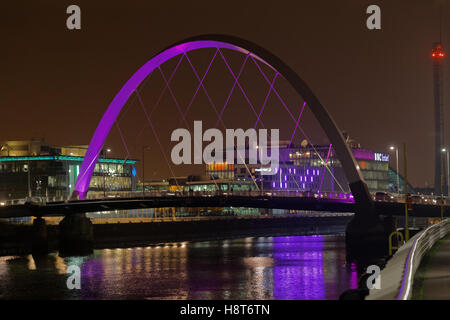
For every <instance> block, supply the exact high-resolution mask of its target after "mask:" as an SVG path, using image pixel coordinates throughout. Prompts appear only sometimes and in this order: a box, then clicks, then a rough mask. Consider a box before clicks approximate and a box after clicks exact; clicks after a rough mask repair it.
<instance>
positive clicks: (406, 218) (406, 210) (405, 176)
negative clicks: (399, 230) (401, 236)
mask: <svg viewBox="0 0 450 320" xmlns="http://www.w3.org/2000/svg"><path fill="white" fill-rule="evenodd" d="M403 161H404V163H403V165H404V168H403V169H404V171H405V172H404V177H403V178H404V180H405V187H404V188H405V241H408V240H409V225H408V171H407V168H408V167H407V162H406V143H403Z"/></svg>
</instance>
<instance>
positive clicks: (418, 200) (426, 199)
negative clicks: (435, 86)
mask: <svg viewBox="0 0 450 320" xmlns="http://www.w3.org/2000/svg"><path fill="white" fill-rule="evenodd" d="M189 196H192V197H212V196H243V197H261V196H264V197H307V198H316V199H328V200H340V201H348V202H353V201H354V200H353V195H352V194H351V193H343V192H334V191H333V192H327V191H322V192H314V191H299V190H264V191H257V190H251V191H249V190H247V191H243V190H228V191H222V190H213V191H145V192H142V191H130V192H125V193H124V192H121V193H116V192H107V193H98V194H92V193H90V194H89V193H88V195H87V196H86V200H106V199H108V200H110V199H114V198H143V197H189ZM71 200H73V199H72V198H70V197H63V196H60V197H28V198H23V199H12V200H0V206H9V205H20V204H24V203H35V204H46V203H54V202H61V201H64V202H68V201H71ZM374 201H382V202H398V203H404V202H405V196H404V195H402V194H390V195H389V197H388V198H386V199H384V198H383V199H380V198H377V197H376V196H374ZM411 202H412V203H413V204H430V205H439V204H440V203H441V198H440V197H438V196H430V195H412V198H411ZM443 204H444V205H450V198H448V197H444V198H443Z"/></svg>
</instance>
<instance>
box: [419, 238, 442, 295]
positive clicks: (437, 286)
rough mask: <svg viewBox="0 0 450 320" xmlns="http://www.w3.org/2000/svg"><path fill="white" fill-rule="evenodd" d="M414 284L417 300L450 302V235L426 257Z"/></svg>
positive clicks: (437, 244)
mask: <svg viewBox="0 0 450 320" xmlns="http://www.w3.org/2000/svg"><path fill="white" fill-rule="evenodd" d="M416 283H417V285H416ZM414 284H415V288H414V298H415V299H424V300H450V235H447V236H446V237H445V238H444V239H442V240H441V241H439V242H438V243H436V244H435V246H434V247H433V248H432V249H431V251H430V252H429V253H428V255H427V256H426V257H424V260H423V261H422V263H421V265H420V267H419V270H418V272H417V273H416V278H415V279H414Z"/></svg>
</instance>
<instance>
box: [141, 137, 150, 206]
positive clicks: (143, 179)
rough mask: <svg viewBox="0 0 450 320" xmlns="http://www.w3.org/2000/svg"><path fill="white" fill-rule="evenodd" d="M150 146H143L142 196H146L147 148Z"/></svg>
mask: <svg viewBox="0 0 450 320" xmlns="http://www.w3.org/2000/svg"><path fill="white" fill-rule="evenodd" d="M146 149H149V146H142V197H143V198H144V197H145V150H146Z"/></svg>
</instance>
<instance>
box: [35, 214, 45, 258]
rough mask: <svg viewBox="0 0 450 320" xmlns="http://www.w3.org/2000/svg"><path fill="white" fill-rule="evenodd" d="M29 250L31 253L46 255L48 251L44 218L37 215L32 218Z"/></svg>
mask: <svg viewBox="0 0 450 320" xmlns="http://www.w3.org/2000/svg"><path fill="white" fill-rule="evenodd" d="M32 233H33V235H32V244H31V252H32V254H33V255H46V254H47V253H48V237H47V225H46V224H45V220H44V219H43V218H41V217H37V218H35V219H34V220H33V226H32Z"/></svg>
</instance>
